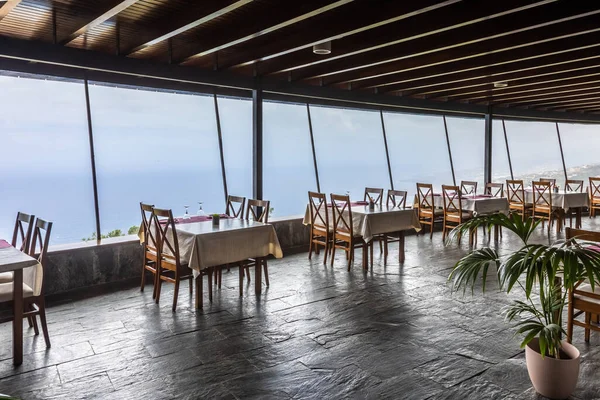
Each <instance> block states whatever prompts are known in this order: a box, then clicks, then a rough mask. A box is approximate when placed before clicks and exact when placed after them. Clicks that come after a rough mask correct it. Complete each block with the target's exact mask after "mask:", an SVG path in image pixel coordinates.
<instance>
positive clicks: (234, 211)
mask: <svg viewBox="0 0 600 400" xmlns="http://www.w3.org/2000/svg"><path fill="white" fill-rule="evenodd" d="M245 204H246V198H245V197H240V196H231V195H228V196H227V208H226V209H225V214H227V215H229V216H230V217H232V218H239V219H243V218H244V205H245Z"/></svg>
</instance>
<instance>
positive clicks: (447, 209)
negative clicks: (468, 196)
mask: <svg viewBox="0 0 600 400" xmlns="http://www.w3.org/2000/svg"><path fill="white" fill-rule="evenodd" d="M461 196H462V194H461V192H460V187H458V186H452V185H442V199H443V202H444V221H443V225H442V227H443V228H442V240H446V236H447V235H448V231H449V230H452V229H454V228H455V227H457V226H458V225H460V224H462V223H463V222H465V221H467V220H469V219H470V218H471V214H470V213H469V212H466V211H463V209H462V199H461ZM471 235H472V234H471ZM460 239H461V237H460V236H459V237H458V242H459V243H460Z"/></svg>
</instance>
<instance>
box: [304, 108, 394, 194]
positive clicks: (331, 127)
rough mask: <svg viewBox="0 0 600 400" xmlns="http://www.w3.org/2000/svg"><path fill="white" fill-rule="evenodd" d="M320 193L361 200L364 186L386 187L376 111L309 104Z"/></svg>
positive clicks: (379, 121)
mask: <svg viewBox="0 0 600 400" xmlns="http://www.w3.org/2000/svg"><path fill="white" fill-rule="evenodd" d="M310 112H311V118H312V124H313V135H314V138H315V151H316V154H317V163H318V167H319V180H320V183H321V191H322V192H323V193H327V194H328V195H329V193H337V194H345V193H346V191H349V192H350V196H351V197H352V199H353V200H355V201H356V200H362V199H363V195H364V191H365V187H367V186H368V187H380V188H385V189H387V188H389V186H390V178H389V173H388V170H387V161H386V156H385V145H384V143H383V134H382V131H381V119H380V117H379V113H378V112H374V111H358V110H347V109H340V108H329V107H314V106H311V107H310Z"/></svg>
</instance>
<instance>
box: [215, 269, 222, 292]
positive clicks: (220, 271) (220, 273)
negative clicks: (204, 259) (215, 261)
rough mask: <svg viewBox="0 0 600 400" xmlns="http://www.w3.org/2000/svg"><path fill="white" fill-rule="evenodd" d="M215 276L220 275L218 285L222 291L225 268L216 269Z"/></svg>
mask: <svg viewBox="0 0 600 400" xmlns="http://www.w3.org/2000/svg"><path fill="white" fill-rule="evenodd" d="M215 274H216V275H218V277H219V279H217V281H218V282H219V283H218V286H217V287H218V288H219V289H221V282H223V268H221V267H216V268H215Z"/></svg>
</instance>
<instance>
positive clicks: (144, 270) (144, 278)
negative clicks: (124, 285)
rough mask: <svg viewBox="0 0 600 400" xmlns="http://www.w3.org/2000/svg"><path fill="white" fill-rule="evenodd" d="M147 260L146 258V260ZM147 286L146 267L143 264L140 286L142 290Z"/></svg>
mask: <svg viewBox="0 0 600 400" xmlns="http://www.w3.org/2000/svg"><path fill="white" fill-rule="evenodd" d="M145 261H146V260H144V262H145ZM145 286H146V268H144V266H143V265H142V284H141V286H140V291H141V292H143V291H144V287H145Z"/></svg>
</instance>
